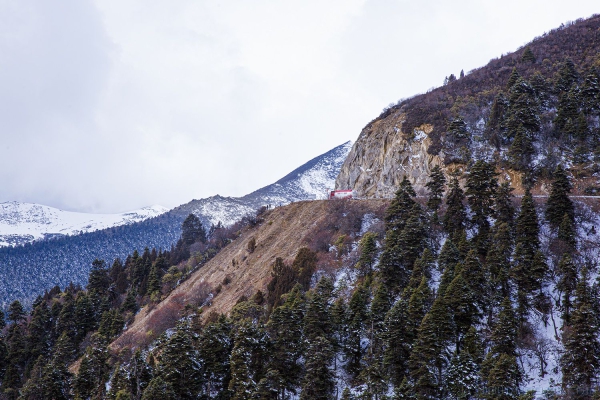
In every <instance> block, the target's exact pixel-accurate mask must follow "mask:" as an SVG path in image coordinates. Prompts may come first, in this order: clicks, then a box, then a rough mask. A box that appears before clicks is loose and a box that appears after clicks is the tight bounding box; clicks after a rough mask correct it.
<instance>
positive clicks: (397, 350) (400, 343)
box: [383, 299, 414, 386]
mask: <svg viewBox="0 0 600 400" xmlns="http://www.w3.org/2000/svg"><path fill="white" fill-rule="evenodd" d="M407 308H408V301H407V300H406V299H400V300H398V301H397V302H396V303H395V304H394V306H393V307H392V308H391V309H390V311H389V312H388V313H387V315H386V317H385V325H386V326H387V330H386V332H385V343H386V346H385V352H384V358H383V361H384V365H385V366H386V367H387V368H388V370H389V376H390V378H391V380H392V383H393V384H394V385H396V386H398V385H400V384H401V382H402V381H403V379H405V378H406V376H407V374H408V358H409V356H410V353H411V346H412V342H413V340H414V337H410V332H409V330H408V329H407V325H406V320H407V318H408V311H407Z"/></svg>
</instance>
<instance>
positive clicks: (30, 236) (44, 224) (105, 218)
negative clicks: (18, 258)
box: [0, 201, 168, 246]
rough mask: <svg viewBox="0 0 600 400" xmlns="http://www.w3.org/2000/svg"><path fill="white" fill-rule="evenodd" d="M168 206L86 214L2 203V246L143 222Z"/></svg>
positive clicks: (30, 205)
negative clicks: (115, 212)
mask: <svg viewBox="0 0 600 400" xmlns="http://www.w3.org/2000/svg"><path fill="white" fill-rule="evenodd" d="M167 211H168V209H167V208H165V207H162V206H158V205H155V206H150V207H144V208H141V209H139V210H134V211H129V212H124V213H121V214H87V213H79V212H72V211H64V210H59V209H58V208H53V207H48V206H44V205H40V204H32V203H20V202H16V201H10V202H6V203H0V246H11V245H19V244H24V243H27V242H31V241H34V240H39V239H45V238H48V237H52V236H53V235H76V234H79V233H83V232H90V231H95V230H99V229H106V228H113V227H116V226H120V225H125V224H131V223H134V222H140V221H143V220H145V219H147V218H151V217H156V216H157V215H160V214H162V213H164V212H167Z"/></svg>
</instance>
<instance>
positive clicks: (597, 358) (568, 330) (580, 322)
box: [560, 268, 600, 399]
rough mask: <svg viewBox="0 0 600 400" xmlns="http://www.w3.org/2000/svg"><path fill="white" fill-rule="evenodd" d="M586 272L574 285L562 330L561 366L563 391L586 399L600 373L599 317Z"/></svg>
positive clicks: (583, 271)
mask: <svg viewBox="0 0 600 400" xmlns="http://www.w3.org/2000/svg"><path fill="white" fill-rule="evenodd" d="M588 279H589V277H588V272H587V269H585V268H584V269H583V270H582V272H581V278H580V279H579V283H578V284H577V289H576V294H575V302H574V305H573V308H574V311H573V314H572V317H571V318H570V320H569V324H568V325H567V326H566V327H565V328H564V333H563V339H564V345H565V352H564V353H563V355H562V357H561V359H560V364H561V368H562V372H563V387H564V388H567V389H576V390H575V395H576V397H575V398H581V399H583V398H587V397H586V395H585V394H584V393H589V392H590V391H591V389H592V385H593V384H594V383H596V381H597V374H598V371H600V342H599V341H598V334H599V333H600V328H599V326H598V316H597V315H596V314H595V313H594V310H593V304H592V301H593V300H592V293H591V289H590V287H589V285H588V282H587V281H588Z"/></svg>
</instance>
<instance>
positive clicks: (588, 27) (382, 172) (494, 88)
mask: <svg viewBox="0 0 600 400" xmlns="http://www.w3.org/2000/svg"><path fill="white" fill-rule="evenodd" d="M599 54H600V16H594V17H592V18H590V19H587V20H580V21H577V22H576V23H571V24H568V25H566V26H561V27H560V28H558V29H555V30H553V31H551V32H549V33H547V34H544V35H543V36H541V37H539V38H536V39H535V40H533V41H532V42H531V43H529V44H527V45H526V46H524V47H522V48H521V49H519V50H517V51H515V52H513V53H510V54H506V55H503V56H502V57H500V58H497V59H494V60H492V61H490V62H489V63H488V65H486V66H484V67H482V68H478V69H475V70H473V71H470V72H468V73H466V74H463V73H461V74H460V75H459V76H458V77H456V76H454V75H450V77H449V79H447V81H446V83H445V85H443V86H441V87H439V88H436V89H433V90H431V91H430V92H428V93H425V94H421V95H417V96H415V97H413V98H410V99H407V100H403V101H401V102H399V103H398V104H396V105H391V106H390V107H389V108H386V109H385V110H384V112H383V113H382V114H381V115H380V116H379V117H377V118H376V119H374V120H373V121H371V122H370V123H369V124H367V126H366V127H365V128H364V129H363V131H362V132H361V134H360V136H359V138H358V139H357V141H356V142H355V144H354V146H353V148H352V150H351V152H350V154H349V156H348V158H347V159H346V161H345V163H344V165H343V167H342V171H341V173H340V175H339V176H338V178H337V180H336V187H338V188H353V189H355V190H356V191H357V192H358V193H359V194H360V195H361V196H364V197H391V196H393V194H394V192H395V188H396V187H397V186H398V184H399V183H400V182H401V181H402V179H403V177H404V176H408V178H409V179H410V180H411V183H413V185H414V186H415V189H416V190H417V192H420V191H423V190H424V188H425V186H424V185H425V183H426V179H425V177H426V176H428V175H429V172H430V171H431V169H432V168H433V167H434V166H436V165H437V166H440V167H441V168H442V170H443V171H444V173H445V175H446V177H449V176H450V175H453V174H460V173H463V172H465V171H466V170H468V169H469V168H470V167H471V166H472V165H473V163H475V162H476V161H478V160H483V161H486V162H492V163H494V165H495V167H496V169H497V171H498V172H500V173H501V175H500V178H501V179H502V180H507V181H510V182H511V184H512V186H513V187H515V189H517V190H518V191H519V192H520V193H522V192H523V190H524V187H525V186H531V188H532V190H533V191H534V193H540V194H547V187H548V186H547V181H548V179H549V178H551V175H552V172H553V171H554V169H555V168H556V166H557V165H558V164H562V165H563V166H564V167H567V168H568V170H569V171H570V174H571V175H572V177H573V178H574V182H573V183H574V193H578V194H588V195H593V194H595V193H598V192H599V191H600V182H599V178H600V177H599V175H598V174H599V173H600V146H599V144H600V56H599Z"/></svg>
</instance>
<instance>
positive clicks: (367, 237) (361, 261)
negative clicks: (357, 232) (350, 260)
mask: <svg viewBox="0 0 600 400" xmlns="http://www.w3.org/2000/svg"><path fill="white" fill-rule="evenodd" d="M359 250H360V256H359V258H358V263H357V267H358V268H359V270H360V271H361V275H363V276H365V275H367V274H370V273H371V272H372V270H373V264H374V263H375V257H376V256H377V234H375V233H373V232H367V233H365V234H364V235H363V237H362V238H361V240H360V245H359Z"/></svg>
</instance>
